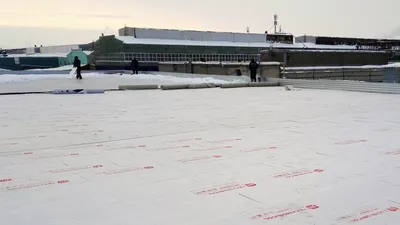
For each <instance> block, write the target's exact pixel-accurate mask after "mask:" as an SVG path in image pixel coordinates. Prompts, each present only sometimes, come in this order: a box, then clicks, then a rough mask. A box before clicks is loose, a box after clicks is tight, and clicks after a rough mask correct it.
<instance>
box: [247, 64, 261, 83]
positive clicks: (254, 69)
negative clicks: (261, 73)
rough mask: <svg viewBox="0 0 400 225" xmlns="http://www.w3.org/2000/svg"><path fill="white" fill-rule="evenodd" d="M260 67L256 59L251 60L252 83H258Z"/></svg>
mask: <svg viewBox="0 0 400 225" xmlns="http://www.w3.org/2000/svg"><path fill="white" fill-rule="evenodd" d="M258 67H259V65H258V63H257V62H256V61H255V60H254V59H251V61H250V64H249V70H250V79H251V82H257V79H256V78H257V70H258Z"/></svg>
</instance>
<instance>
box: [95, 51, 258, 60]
mask: <svg viewBox="0 0 400 225" xmlns="http://www.w3.org/2000/svg"><path fill="white" fill-rule="evenodd" d="M133 58H136V59H137V60H138V61H140V62H184V61H189V60H192V61H193V62H197V61H202V59H203V60H205V61H208V62H210V61H217V62H239V61H244V62H247V61H250V60H251V59H254V60H256V61H260V54H200V53H136V52H120V53H108V54H100V55H97V56H96V61H118V62H128V61H131V60H132V59H133Z"/></svg>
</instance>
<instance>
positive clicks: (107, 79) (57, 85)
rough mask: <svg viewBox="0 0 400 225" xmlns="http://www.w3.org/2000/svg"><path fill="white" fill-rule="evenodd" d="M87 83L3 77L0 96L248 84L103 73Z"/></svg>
mask: <svg viewBox="0 0 400 225" xmlns="http://www.w3.org/2000/svg"><path fill="white" fill-rule="evenodd" d="M82 76H83V80H76V79H75V77H72V76H70V75H68V74H46V75H40V74H32V75H29V74H28V75H16V74H4V75H0V93H9V92H40V91H52V90H54V89H75V88H86V89H88V88H94V89H118V85H127V84H158V85H163V84H197V83H216V84H222V83H238V82H248V81H249V78H248V77H245V76H241V77H238V76H221V75H193V74H176V73H158V72H155V73H149V74H139V75H130V74H122V75H120V74H103V73H98V72H92V73H84V74H82Z"/></svg>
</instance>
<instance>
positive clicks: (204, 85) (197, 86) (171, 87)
mask: <svg viewBox="0 0 400 225" xmlns="http://www.w3.org/2000/svg"><path fill="white" fill-rule="evenodd" d="M120 86H121V85H120ZM120 86H119V87H118V88H108V89H102V90H104V93H106V92H114V91H131V90H183V89H207V88H217V87H219V88H240V87H273V86H280V84H279V82H262V83H227V84H214V83H201V84H168V85H161V86H159V85H143V86H142V87H144V86H152V87H151V88H150V87H149V88H143V89H120ZM128 86H130V85H128ZM131 86H136V87H140V86H141V85H131ZM156 86H157V88H156ZM88 90H91V89H88ZM53 91H54V90H52V91H20V92H3V93H0V96H1V95H24V94H53Z"/></svg>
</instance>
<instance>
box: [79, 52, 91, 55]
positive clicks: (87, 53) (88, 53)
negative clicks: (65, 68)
mask: <svg viewBox="0 0 400 225" xmlns="http://www.w3.org/2000/svg"><path fill="white" fill-rule="evenodd" d="M82 52H83V53H85V54H86V55H90V54H92V53H93V51H82Z"/></svg>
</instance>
